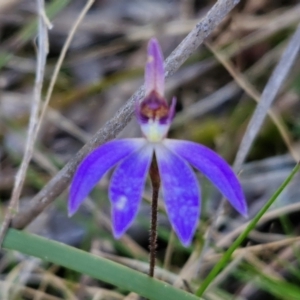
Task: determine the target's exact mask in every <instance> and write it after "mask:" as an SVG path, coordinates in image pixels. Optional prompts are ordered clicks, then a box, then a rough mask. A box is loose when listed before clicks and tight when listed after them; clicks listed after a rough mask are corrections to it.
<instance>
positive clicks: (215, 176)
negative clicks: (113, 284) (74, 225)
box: [69, 38, 247, 246]
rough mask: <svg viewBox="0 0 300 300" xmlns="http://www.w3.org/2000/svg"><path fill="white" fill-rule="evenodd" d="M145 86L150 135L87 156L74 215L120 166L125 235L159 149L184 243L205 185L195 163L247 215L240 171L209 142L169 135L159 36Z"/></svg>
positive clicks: (119, 206) (142, 114)
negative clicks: (196, 174) (199, 180)
mask: <svg viewBox="0 0 300 300" xmlns="http://www.w3.org/2000/svg"><path fill="white" fill-rule="evenodd" d="M145 90H146V95H145V98H144V99H143V101H142V102H141V103H139V104H137V105H136V117H137V120H138V122H139V124H140V126H141V130H142V133H143V135H144V137H143V138H134V139H121V140H113V141H110V142H107V143H105V144H104V145H102V146H100V147H99V148H97V149H96V150H94V151H93V152H91V153H90V154H89V155H88V156H87V157H86V158H85V159H84V160H83V161H82V163H81V164H80V166H79V167H78V169H77V171H76V173H75V176H74V178H73V181H72V184H71V190H70V199H69V215H70V216H71V215H73V214H74V213H75V212H76V211H77V209H78V208H79V206H80V204H81V203H82V202H83V201H84V199H85V198H86V196H87V195H88V194H89V192H90V191H91V190H92V189H93V187H94V186H95V185H96V184H97V182H98V181H99V180H100V179H101V177H103V175H104V174H105V173H106V172H107V171H108V170H110V169H111V168H113V167H114V166H116V169H115V171H114V173H113V176H112V178H111V182H110V187H109V198H110V201H111V205H112V226H113V234H114V236H115V237H116V238H119V237H121V236H122V235H123V234H124V232H125V231H126V230H127V229H128V228H129V226H130V225H131V224H132V222H133V221H134V219H135V217H136V215H137V212H138V209H139V204H140V201H141V199H142V194H143V190H144V186H145V182H146V177H147V175H148V171H149V168H150V164H151V161H152V158H153V155H154V154H155V157H156V160H157V165H158V169H159V173H160V178H161V184H162V194H163V199H164V202H165V206H166V211H167V214H168V217H169V220H170V222H171V224H172V227H173V229H174V231H175V232H176V234H177V236H178V238H179V239H180V241H181V243H182V244H183V245H184V246H188V245H189V244H190V243H191V241H192V238H193V235H194V233H195V230H196V227H197V224H198V220H199V216H200V201H201V193H200V186H199V183H198V180H197V178H196V176H195V173H194V171H193V170H192V167H194V168H196V169H198V170H199V171H200V172H202V173H203V174H204V175H205V176H206V177H207V178H208V179H209V180H210V181H211V182H212V183H213V184H214V185H215V186H216V187H217V188H218V189H219V191H220V192H221V193H222V194H223V196H224V197H225V198H226V199H228V201H229V202H230V203H231V205H232V206H233V207H234V208H235V209H236V210H237V211H238V212H239V213H240V214H242V215H244V216H246V215H247V204H246V201H245V197H244V194H243V191H242V188H241V185H240V183H239V181H238V179H237V177H236V175H235V174H234V172H233V171H232V169H231V168H230V166H229V165H228V164H227V163H226V161H225V160H224V159H223V158H221V157H220V156H219V155H218V154H216V153H215V152H214V151H212V150H210V149H209V148H207V147H205V146H203V145H200V144H197V143H194V142H190V141H183V140H172V139H167V138H166V135H167V133H168V130H169V128H170V125H171V122H172V119H173V117H174V113H175V103H176V100H175V98H173V100H172V103H171V105H170V106H169V105H168V103H167V101H166V99H165V98H164V65H163V56H162V52H161V50H160V46H159V44H158V42H157V40H156V39H154V38H153V39H151V40H150V42H149V45H148V59H147V63H146V68H145ZM191 166H192V167H191Z"/></svg>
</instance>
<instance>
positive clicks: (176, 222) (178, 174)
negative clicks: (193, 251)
mask: <svg viewBox="0 0 300 300" xmlns="http://www.w3.org/2000/svg"><path fill="white" fill-rule="evenodd" d="M155 153H156V158H157V163H158V168H159V173H160V177H161V182H162V192H163V197H164V200H165V203H166V208H167V212H168V216H169V219H170V222H171V224H172V226H173V228H174V230H175V232H176V234H177V235H178V237H179V239H180V241H181V243H182V244H183V245H184V246H188V245H189V244H190V243H191V241H192V238H193V235H194V233H195V230H196V227H197V223H198V219H199V215H200V188H199V185H198V181H197V179H196V176H195V174H194V172H193V170H192V169H191V167H190V166H189V165H188V164H187V163H186V162H185V161H184V160H183V159H181V158H180V157H179V156H177V155H175V154H174V153H172V152H171V151H170V150H168V149H167V148H166V147H165V146H163V145H157V146H156V147H155Z"/></svg>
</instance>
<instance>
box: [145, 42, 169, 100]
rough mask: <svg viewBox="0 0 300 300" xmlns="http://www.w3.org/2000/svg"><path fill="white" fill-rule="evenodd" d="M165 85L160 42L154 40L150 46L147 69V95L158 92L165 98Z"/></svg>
mask: <svg viewBox="0 0 300 300" xmlns="http://www.w3.org/2000/svg"><path fill="white" fill-rule="evenodd" d="M164 85H165V72H164V59H163V55H162V52H161V49H160V46H159V43H158V41H157V40H156V39H155V38H152V39H151V40H150V41H149V44H148V58H147V63H146V68H145V88H146V95H149V94H150V93H151V92H152V91H156V92H157V93H158V94H159V95H161V96H163V94H164Z"/></svg>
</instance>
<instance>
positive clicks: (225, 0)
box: [13, 0, 239, 228]
mask: <svg viewBox="0 0 300 300" xmlns="http://www.w3.org/2000/svg"><path fill="white" fill-rule="evenodd" d="M238 3H239V1H237V0H220V1H218V2H217V3H216V4H215V5H214V6H213V7H212V8H211V10H210V11H209V12H208V14H207V15H206V16H205V17H204V18H203V19H202V20H201V21H200V22H199V23H198V24H197V25H196V26H195V27H194V29H193V30H192V31H191V32H190V33H189V34H188V35H187V36H186V38H185V39H184V40H183V41H182V42H181V43H180V44H179V46H178V47H177V48H176V49H175V50H174V51H173V52H172V53H171V55H170V56H169V57H168V58H167V60H166V63H165V69H166V74H165V75H166V77H169V76H171V75H172V74H174V73H175V72H176V71H177V69H178V68H179V67H180V66H181V65H182V64H183V63H184V62H185V61H186V59H187V58H188V57H189V56H190V55H191V54H192V53H193V52H194V51H195V50H196V49H197V48H198V47H199V45H200V44H201V43H203V41H204V39H205V38H206V37H207V36H208V35H209V34H210V33H211V32H212V31H213V30H214V29H215V28H216V27H217V26H218V25H219V24H220V23H221V21H222V20H223V19H224V18H225V16H226V15H227V14H228V13H229V12H230V11H231V10H232V9H233V8H234V7H235V6H236V5H237V4H238ZM143 95H144V87H140V88H139V89H138V90H137V91H136V92H135V93H134V95H133V96H132V97H131V98H130V99H129V100H128V101H127V103H126V104H125V105H124V107H123V108H122V109H120V110H119V111H118V112H117V113H116V115H115V116H114V117H113V118H112V119H111V120H110V121H108V122H107V123H106V124H105V126H104V127H103V128H101V129H100V130H99V131H98V132H97V133H96V134H95V135H94V136H93V138H92V139H91V140H90V141H89V142H88V143H87V144H86V145H85V146H84V147H83V148H82V149H81V150H80V151H79V152H78V153H77V155H75V157H74V158H73V159H71V160H70V161H69V163H68V164H67V165H66V166H65V167H64V168H63V169H62V170H61V171H60V172H59V173H58V174H57V175H56V176H55V177H54V178H53V179H52V180H51V181H50V182H49V183H48V184H47V185H46V186H45V187H44V189H43V190H41V191H40V192H39V193H38V194H37V195H36V196H35V197H34V199H33V200H32V201H31V205H30V207H29V209H28V210H27V211H26V212H24V213H23V214H20V215H19V216H17V217H16V218H15V219H14V221H13V225H14V227H16V228H24V227H25V226H26V225H27V224H29V223H30V222H31V221H32V220H33V219H34V218H35V217H36V216H37V215H39V214H40V213H41V212H42V211H43V210H44V208H45V207H46V206H48V205H49V204H50V203H52V202H53V201H54V200H55V199H56V197H57V196H58V195H60V194H61V193H62V191H63V190H64V189H65V188H66V187H67V186H68V184H69V183H70V181H71V178H72V175H73V173H74V172H75V170H76V168H77V166H78V164H79V163H80V162H81V160H82V159H83V158H84V157H85V156H86V155H87V153H89V152H90V151H91V150H92V149H94V148H96V147H97V146H99V145H101V144H103V143H104V142H106V141H108V140H110V139H112V138H114V137H115V136H116V135H117V134H118V133H119V132H120V131H121V130H122V129H123V128H124V127H125V126H126V125H127V124H128V122H129V121H130V119H131V116H132V113H133V108H134V103H135V102H136V101H140V100H141V99H142V97H143Z"/></svg>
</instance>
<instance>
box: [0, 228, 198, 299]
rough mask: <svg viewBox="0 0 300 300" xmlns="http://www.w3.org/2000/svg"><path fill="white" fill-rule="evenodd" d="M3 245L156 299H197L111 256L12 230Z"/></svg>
mask: <svg viewBox="0 0 300 300" xmlns="http://www.w3.org/2000/svg"><path fill="white" fill-rule="evenodd" d="M3 248H6V249H11V250H17V251H20V252H22V253H24V254H27V255H31V256H35V257H38V258H40V259H42V260H44V261H48V262H51V263H54V264H57V265H60V266H63V267H66V268H70V269H72V270H74V271H77V272H80V273H83V274H87V275H89V276H91V277H93V278H96V279H99V280H102V281H104V282H107V283H110V284H113V285H115V286H117V287H119V288H122V289H126V290H128V291H132V292H135V293H137V294H139V295H141V296H143V297H146V298H147V299H153V300H155V299H156V300H161V299H164V300H174V299H181V300H196V299H198V300H199V298H197V297H196V296H194V295H192V294H189V293H187V292H185V291H183V290H179V289H176V288H174V287H173V286H171V285H169V284H167V283H165V282H162V281H159V280H156V279H153V278H150V277H149V276H148V275H145V274H143V273H140V272H138V271H135V270H132V269H130V268H128V267H125V266H123V265H120V264H117V263H115V262H112V261H110V260H108V259H105V258H102V257H99V256H95V255H92V254H90V253H88V252H85V251H82V250H79V249H76V248H74V247H70V246H68V245H65V244H62V243H58V242H55V241H52V240H48V239H46V238H43V237H40V236H37V235H33V234H28V233H25V232H22V231H17V230H15V229H9V231H8V233H7V235H6V237H5V240H4V243H3Z"/></svg>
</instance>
